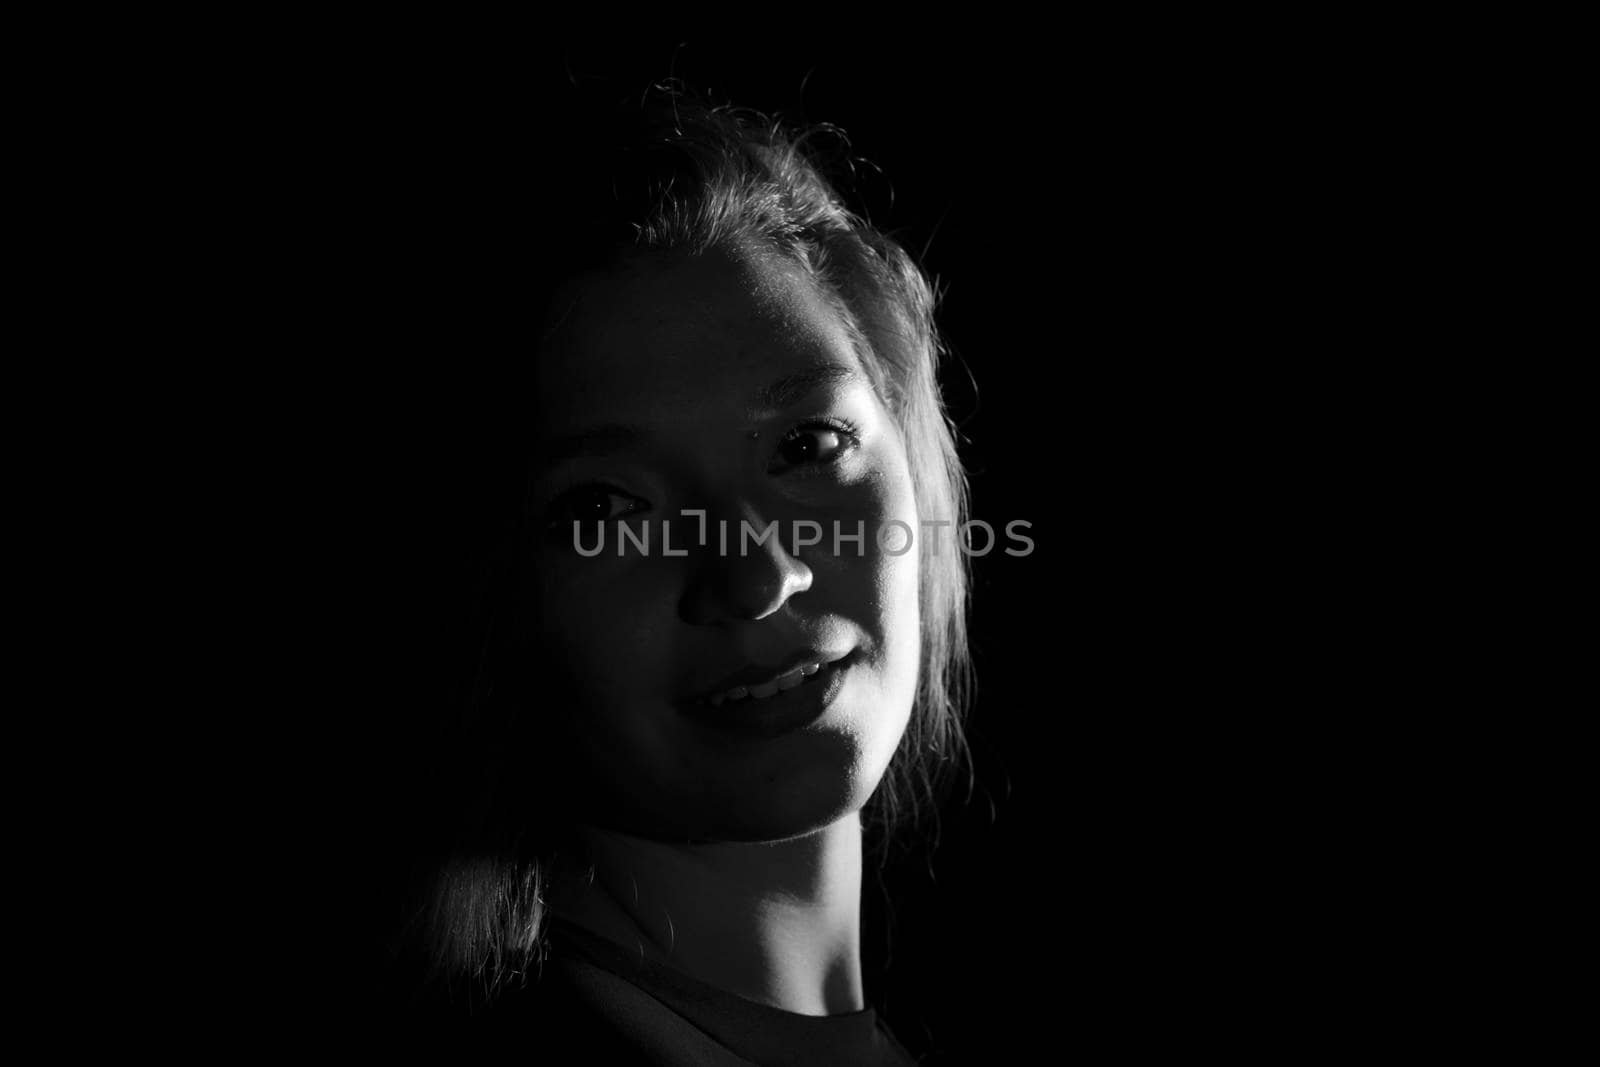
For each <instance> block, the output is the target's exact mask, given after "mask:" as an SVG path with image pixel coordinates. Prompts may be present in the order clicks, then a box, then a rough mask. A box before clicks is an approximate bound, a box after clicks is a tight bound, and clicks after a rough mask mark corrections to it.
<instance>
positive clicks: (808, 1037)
mask: <svg viewBox="0 0 1600 1067" xmlns="http://www.w3.org/2000/svg"><path fill="white" fill-rule="evenodd" d="M488 1014H489V1015H491V1016H493V1023H494V1029H495V1030H496V1031H498V1032H502V1033H503V1032H505V1031H507V1030H508V1029H510V1028H514V1029H516V1030H518V1031H521V1030H522V1027H523V1022H524V1020H526V1025H527V1027H528V1029H527V1031H526V1033H527V1035H528V1039H529V1040H528V1047H529V1048H530V1049H543V1050H544V1053H545V1054H544V1055H541V1056H538V1057H534V1058H535V1060H536V1061H537V1062H541V1063H544V1062H550V1063H649V1064H664V1065H679V1064H682V1065H690V1064H693V1065H696V1067H700V1065H706V1067H723V1065H729V1067H732V1065H739V1067H746V1065H749V1064H760V1065H763V1067H767V1065H771V1067H788V1065H791V1064H792V1065H802V1064H804V1065H812V1064H826V1065H829V1067H833V1065H838V1067H851V1065H861V1067H903V1065H909V1064H912V1063H914V1062H915V1061H913V1060H912V1059H911V1057H910V1056H909V1055H908V1054H907V1053H906V1051H905V1050H904V1049H903V1048H902V1047H901V1046H900V1044H899V1043H898V1042H897V1041H896V1040H895V1039H894V1037H893V1035H892V1034H890V1033H889V1030H888V1028H887V1027H886V1026H885V1025H884V1024H883V1023H882V1022H881V1021H880V1020H879V1019H878V1017H877V1013H876V1012H874V1011H873V1010H872V1009H870V1008H868V1009H867V1010H865V1011H858V1012H851V1013H849V1014H845V1015H827V1016H812V1015H797V1014H795V1013H794V1012H788V1011H781V1010H779V1009H777V1008H773V1007H769V1006H768V1005H765V1004H758V1003H756V1002H755V1001H752V1000H746V999H744V998H743V997H739V996H735V995H734V994H732V993H727V992H724V991H722V990H720V989H717V988H715V987H713V986H709V985H706V984H705V983H703V982H700V981H698V980H696V979H694V978H691V977H689V976H688V975H686V974H683V973H681V972H679V971H675V970H672V969H671V968H668V967H663V966H661V965H660V964H656V963H652V962H649V961H645V960H642V959H641V958H640V957H639V955H638V953H630V952H629V951H628V950H626V949H624V948H623V947H622V946H620V945H617V944H614V943H613V942H611V941H608V940H606V939H605V938H602V937H599V936H597V935H595V934H592V933H590V932H589V931H587V930H584V929H582V928H580V927H577V926H573V925H572V924H569V923H564V922H560V921H557V922H555V923H553V924H552V926H551V930H550V954H549V957H548V958H547V959H546V960H545V963H544V967H543V971H542V974H540V976H539V977H537V978H532V977H530V978H529V980H528V982H527V983H526V984H525V985H523V986H521V987H518V988H511V989H506V990H504V991H502V993H501V995H500V996H499V997H498V998H497V999H496V1002H495V1004H494V1006H493V1008H492V1009H491V1010H490V1012H489V1013H488Z"/></svg>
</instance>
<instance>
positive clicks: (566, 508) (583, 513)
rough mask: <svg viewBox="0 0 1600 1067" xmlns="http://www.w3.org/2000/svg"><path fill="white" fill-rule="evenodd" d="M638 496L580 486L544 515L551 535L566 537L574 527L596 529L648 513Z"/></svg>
mask: <svg viewBox="0 0 1600 1067" xmlns="http://www.w3.org/2000/svg"><path fill="white" fill-rule="evenodd" d="M646 507H647V505H646V504H645V502H644V501H642V500H640V499H639V498H638V497H636V496H632V495H630V494H628V493H624V492H622V491H621V490H620V489H613V488H611V487H610V486H607V485H580V486H578V487H577V488H576V489H569V490H568V491H567V492H565V493H562V494H561V495H560V496H559V497H557V498H556V500H555V501H554V502H553V503H552V504H551V505H550V508H549V510H548V511H547V512H546V513H545V514H546V518H547V519H548V521H549V528H550V532H551V533H565V532H566V528H567V527H570V526H573V525H575V524H576V525H581V526H594V525H596V524H598V523H602V522H614V521H615V520H617V519H621V518H626V517H627V516H629V515H633V514H636V513H638V512H640V511H644V510H646Z"/></svg>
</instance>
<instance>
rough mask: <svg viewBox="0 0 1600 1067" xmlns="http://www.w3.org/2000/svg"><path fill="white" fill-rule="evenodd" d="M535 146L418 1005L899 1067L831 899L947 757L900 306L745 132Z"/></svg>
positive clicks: (951, 693)
mask: <svg viewBox="0 0 1600 1067" xmlns="http://www.w3.org/2000/svg"><path fill="white" fill-rule="evenodd" d="M539 136H540V140H541V143H542V148H541V152H540V158H541V159H542V160H543V161H544V162H543V163H542V164H541V168H540V169H541V180H540V181H539V182H538V183H537V191H534V190H530V191H529V197H530V200H532V201H533V203H532V204H531V208H532V214H533V215H534V216H535V218H536V219H537V220H538V221H537V222H536V223H535V234H536V237H537V244H536V246H535V247H533V248H530V249H528V250H527V251H526V256H527V257H528V260H529V263H528V264H527V265H526V266H527V273H529V274H531V275H532V276H533V278H534V283H533V289H534V291H533V292H531V293H529V294H526V295H527V296H530V297H532V298H533V301H534V305H535V306H534V310H533V312H532V314H530V317H529V318H528V322H527V337H528V344H527V347H526V349H524V350H523V351H521V352H518V353H516V354H515V359H514V362H515V364H516V365H515V368H514V372H513V373H511V374H509V375H508V376H507V378H506V386H505V388H504V390H503V391H502V395H501V400H502V405H501V407H502V409H503V410H504V411H505V412H507V413H508V414H509V417H508V419H507V426H508V429H507V433H506V434H505V436H504V437H503V438H502V440H503V441H504V442H505V443H506V455H509V456H510V457H512V459H511V462H510V463H509V464H508V466H507V477H506V478H504V479H503V485H504V488H505V493H504V495H503V502H504V504H505V507H504V508H503V509H502V516H503V519H504V521H503V523H502V524H501V534H502V536H500V537H499V538H498V539H497V540H496V544H497V550H496V551H495V552H494V553H493V554H492V557H493V558H492V565H491V566H489V567H487V568H486V571H485V573H486V574H487V575H488V576H489V577H488V580H487V582H486V583H485V592H486V597H485V601H484V604H485V610H484V611H483V615H482V621H483V625H482V628H481V630H480V631H479V632H480V633H481V635H482V636H481V640H480V641H479V642H478V644H479V646H480V647H481V650H482V654H481V657H480V658H479V663H478V667H477V671H476V674H477V684H476V686H475V687H474V689H473V692H472V694H471V697H470V699H469V700H468V701H466V702H465V704H466V707H467V713H466V715H465V716H464V722H463V723H462V724H461V725H462V727H463V731H462V733H461V737H462V738H463V740H461V741H459V742H458V743H454V744H452V745H450V746H449V747H448V748H446V749H445V751H444V753H443V755H444V758H442V759H441V760H440V761H439V762H440V763H441V765H445V766H448V767H449V768H450V775H451V776H450V777H449V778H448V780H447V782H446V784H445V786H444V788H443V794H442V795H451V796H469V797H471V803H470V804H469V805H468V810H467V811H466V812H465V813H464V814H462V815H460V816H459V817H458V818H455V819H454V820H453V821H452V822H451V824H450V832H449V834H448V835H447V837H446V838H445V840H444V844H443V846H442V847H441V848H439V849H438V850H437V851H436V853H435V854H434V861H433V862H432V864H431V866H430V879H429V881H428V886H429V894H428V895H429V903H428V906H427V908H426V909H425V911H423V912H421V913H419V917H418V919H417V921H416V922H415V923H414V924H413V926H412V928H411V930H410V933H411V934H412V935H413V937H414V939H416V940H417V941H419V942H420V943H423V944H425V946H426V949H427V954H428V957H429V960H430V962H431V966H432V969H433V971H434V974H435V977H436V982H435V983H434V986H433V988H434V990H435V993H436V995H437V996H438V997H439V998H440V999H441V1000H448V1001H449V1002H450V1003H453V1004H455V1005H457V1006H459V1007H460V1008H461V1009H462V1010H463V1011H464V1012H467V1013H470V1016H471V1018H472V1019H474V1020H475V1021H476V1022H479V1023H488V1024H494V1025H504V1026H509V1027H512V1028H515V1029H521V1028H523V1027H526V1026H533V1025H535V1020H536V1021H537V1026H538V1027H539V1030H538V1031H537V1032H539V1033H540V1034H543V1035H546V1036H547V1037H548V1036H549V1035H553V1034H557V1033H560V1034H565V1035H567V1036H568V1037H569V1038H574V1039H577V1040H580V1041H582V1042H584V1046H583V1047H584V1048H585V1050H586V1052H587V1054H588V1055H599V1054H600V1052H601V1051H604V1052H606V1053H609V1054H613V1055H623V1056H632V1057H633V1058H635V1059H643V1060H646V1061H648V1062H661V1063H724V1062H726V1063H747V1062H754V1063H900V1062H910V1061H909V1058H908V1057H907V1056H906V1055H905V1053H904V1052H903V1050H901V1049H900V1047H899V1046H898V1045H897V1043H896V1042H895V1041H894V1039H893V1038H892V1037H891V1036H889V1034H888V1032H887V1029H886V1028H885V1027H884V1025H883V1024H882V1023H881V1021H880V1020H878V1019H877V1018H876V1016H875V1015H874V1013H873V1011H872V1010H871V1009H870V1008H869V1006H868V1004H867V1002H866V998H865V991H864V985H863V976H862V966H861V946H860V939H861V900H862V892H861V887H862V870H863V862H864V860H863V855H864V850H865V849H867V847H868V846H876V845H881V844H882V843H883V842H884V841H886V840H887V839H888V838H889V836H890V835H892V834H894V833H902V834H903V833H915V827H916V819H917V816H918V813H919V812H926V811H927V810H928V809H929V808H930V807H931V806H932V805H933V804H934V803H936V800H937V796H938V788H937V787H938V784H939V783H940V782H941V781H942V780H943V779H944V778H945V776H946V775H947V774H948V773H949V772H951V771H954V770H957V769H959V768H961V767H962V766H963V743H962V738H961V731H960V725H959V716H960V710H961V706H962V699H963V693H964V688H965V676H966V671H967V662H968V661H967V655H966V647H965V610H966V596H967V576H966V569H965V568H966V564H965V556H964V554H963V553H962V552H961V551H960V546H959V545H958V544H957V541H956V533H955V531H956V530H957V529H958V528H959V527H960V524H961V522H962V520H963V513H964V504H965V481H964V478H963V475H962V472H961V469H960V465H959V462H958V460H957V456H956V450H955V446H954V441H953V437H952V433H951V429H950V426H949V424H948V422H947V420H946V417H945V414H944V410H943V407H942V404H941V399H940V394H939V388H938V384H937V379H936V364H937V359H938V355H939V344H938V339H937V335H936V333H935V330H934V325H933V320H932V311H933V299H932V294H931V291H930V288H929V286H928V283H927V281H926V280H925V278H924V277H923V276H922V274H921V273H920V271H919V270H918V268H917V267H916V265H915V264H914V263H913V262H912V261H911V259H910V258H909V257H908V256H907V255H906V254H905V252H904V251H903V250H902V249H900V248H899V247H898V246H897V245H896V244H895V243H894V242H893V241H891V240H890V239H889V238H887V237H886V236H884V235H883V234H881V233H879V232H877V231H876V230H874V229H873V228H872V227H871V226H869V225H868V224H867V223H865V222H864V221H863V220H862V219H861V218H860V217H858V216H857V215H854V214H852V213H851V212H850V211H848V210H846V209H845V207H843V206H842V204H841V202H840V200H839V198H838V196H837V195H836V194H835V192H834V191H833V189H832V188H831V187H830V185H829V184H828V182H827V181H826V180H825V179H824V178H823V176H822V174H821V173H820V171H819V169H818V168H817V167H816V166H814V165H813V164H812V163H811V162H810V161H808V155H807V151H806V149H805V146H804V144H803V139H801V140H799V141H797V140H795V139H792V138H791V137H789V136H787V135H786V134H785V133H784V132H783V131H782V130H781V129H779V128H778V127H776V126H774V125H772V124H770V123H768V122H766V121H765V120H762V119H761V118H760V117H758V116H753V115H750V114H747V113H739V112H734V111H731V110H726V109H715V108H709V107H706V106H702V105H700V104H698V103H696V102H694V101H691V100H689V99H687V98H685V97H683V96H682V95H680V94H675V93H666V92H660V91H658V92H655V93H654V94H653V95H651V96H649V97H647V98H646V99H645V100H644V101H642V102H641V101H640V100H639V99H637V98H635V99H634V100H632V101H630V102H629V103H627V104H625V105H623V106H621V107H618V108H607V109H590V110H586V111H573V112H571V113H563V114H562V115H559V116H543V117H541V121H540V123H539ZM418 1003H419V1004H420V1003H421V1002H420V1001H419V1002H418Z"/></svg>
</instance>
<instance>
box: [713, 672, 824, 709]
mask: <svg viewBox="0 0 1600 1067" xmlns="http://www.w3.org/2000/svg"><path fill="white" fill-rule="evenodd" d="M820 670H822V664H820V663H803V664H801V665H800V666H798V667H796V668H795V669H794V670H792V671H790V672H789V673H787V674H780V675H779V676H778V677H776V678H774V679H773V680H772V681H770V682H763V683H761V684H760V685H752V686H743V685H736V686H734V687H733V688H732V689H729V690H728V691H727V692H725V693H717V694H716V695H715V696H712V697H710V698H709V699H708V700H707V701H706V702H707V703H708V704H710V705H711V706H712V707H714V708H718V707H721V706H722V705H723V704H726V703H729V702H732V701H740V700H744V699H745V698H746V697H748V698H750V699H751V700H765V699H767V698H768V697H770V696H776V695H777V694H778V693H782V692H787V691H788V690H790V689H793V688H794V687H795V686H797V685H800V684H801V683H802V682H804V681H805V680H806V679H807V678H810V677H811V676H812V675H813V674H816V673H817V672H818V671H820Z"/></svg>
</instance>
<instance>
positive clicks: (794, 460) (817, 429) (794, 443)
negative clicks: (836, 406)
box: [778, 422, 857, 467]
mask: <svg viewBox="0 0 1600 1067" xmlns="http://www.w3.org/2000/svg"><path fill="white" fill-rule="evenodd" d="M856 444H857V438H856V435H855V433H854V432H852V431H851V430H849V429H847V428H846V427H844V426H835V425H832V424H830V423H824V422H814V423H807V424H806V425H804V426H796V427H795V428H794V429H793V430H790V431H789V433H788V434H787V435H786V436H785V437H784V439H783V440H782V441H781V442H780V443H779V445H778V459H779V460H780V461H781V462H782V463H783V464H785V465H787V466H791V467H795V466H800V465H802V464H806V463H816V464H821V465H823V466H826V465H828V464H830V463H834V462H837V461H838V460H839V459H840V458H841V457H843V456H845V455H846V454H848V453H849V452H850V450H851V449H853V448H855V447H856Z"/></svg>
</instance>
